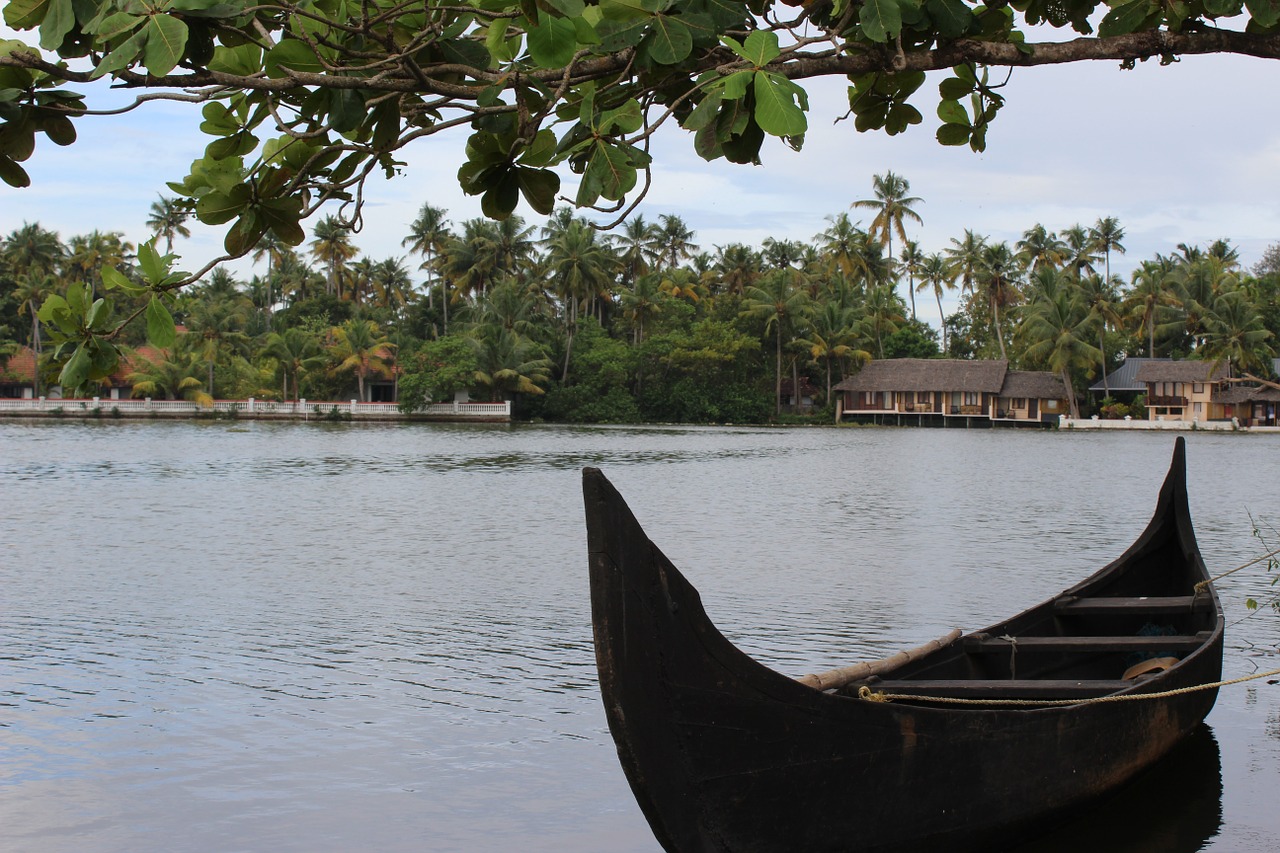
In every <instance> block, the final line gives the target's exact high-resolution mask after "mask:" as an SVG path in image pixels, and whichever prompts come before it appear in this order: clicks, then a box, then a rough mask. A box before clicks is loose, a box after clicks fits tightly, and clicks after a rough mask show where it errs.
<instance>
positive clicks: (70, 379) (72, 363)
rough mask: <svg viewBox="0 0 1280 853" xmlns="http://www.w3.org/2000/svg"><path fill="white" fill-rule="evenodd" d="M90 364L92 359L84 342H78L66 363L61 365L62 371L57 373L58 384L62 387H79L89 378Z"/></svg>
mask: <svg viewBox="0 0 1280 853" xmlns="http://www.w3.org/2000/svg"><path fill="white" fill-rule="evenodd" d="M91 365H92V360H91V358H90V356H89V351H88V349H87V348H86V347H85V345H84V344H80V345H79V346H77V347H76V351H75V352H74V353H72V354H71V358H69V359H67V363H66V364H64V365H63V366H62V372H61V373H59V374H58V384H60V385H61V386H62V387H63V388H79V387H80V386H81V385H83V384H84V383H85V380H87V379H88V378H89V368H90V366H91Z"/></svg>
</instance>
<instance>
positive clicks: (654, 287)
mask: <svg viewBox="0 0 1280 853" xmlns="http://www.w3.org/2000/svg"><path fill="white" fill-rule="evenodd" d="M661 279H662V276H660V275H658V274H657V273H649V274H648V275H642V276H640V277H639V278H638V279H636V281H635V284H633V285H632V286H631V288H630V289H629V290H624V291H622V316H623V317H625V318H626V319H627V320H629V321H631V343H632V344H633V345H635V346H639V345H640V344H641V343H643V342H644V326H645V323H646V322H647V321H648V320H650V319H651V318H653V317H654V316H656V315H658V314H661V313H662V296H663V294H662V291H661V289H660V288H659V283H660V281H661Z"/></svg>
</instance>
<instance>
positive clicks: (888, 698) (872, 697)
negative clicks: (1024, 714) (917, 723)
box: [858, 669, 1280, 708]
mask: <svg viewBox="0 0 1280 853" xmlns="http://www.w3.org/2000/svg"><path fill="white" fill-rule="evenodd" d="M1273 675H1280V669H1272V670H1268V671H1267V672H1255V673H1254V674H1253V675H1244V676H1241V677H1240V678H1230V679H1227V680H1225V681H1215V682H1213V683H1211V684H1193V685H1191V686H1190V687H1178V688H1175V689H1173V690H1162V691H1160V692H1158V693H1123V694H1111V695H1108V696H1095V697H1093V698H1092V699H961V698H959V697H956V696H920V695H918V694H914V693H881V692H876V691H873V690H872V689H871V688H870V687H869V686H867V685H865V684H864V685H863V686H862V687H860V688H858V698H859V699H863V700H866V701H868V702H892V701H894V700H907V701H911V702H937V703H940V704H943V705H986V706H988V707H989V706H992V705H1035V706H1037V707H1040V708H1046V707H1054V706H1065V705H1098V704H1102V703H1103V702H1140V701H1142V700H1144V699H1168V698H1169V697H1170V696H1181V695H1183V694H1185V693H1198V692H1199V691H1201V690H1216V689H1218V688H1219V687H1229V686H1230V685H1232V684H1243V683H1244V682H1246V681H1256V680H1257V679H1259V678H1269V677H1270V676H1273Z"/></svg>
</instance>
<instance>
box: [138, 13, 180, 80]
mask: <svg viewBox="0 0 1280 853" xmlns="http://www.w3.org/2000/svg"><path fill="white" fill-rule="evenodd" d="M143 29H144V31H145V32H146V34H147V48H146V50H145V51H144V52H143V54H142V64H143V65H144V66H146V69H147V73H148V74H151V75H152V76H154V77H163V76H165V75H166V74H168V73H169V72H170V71H172V70H173V69H174V68H175V67H177V65H178V60H180V59H182V53H183V51H185V50H186V47H187V34H188V30H187V25H186V24H185V23H183V22H182V21H179V20H178V19H177V18H175V17H173V16H171V15H152V16H151V18H150V20H148V21H147V25H146V27H144V28H143Z"/></svg>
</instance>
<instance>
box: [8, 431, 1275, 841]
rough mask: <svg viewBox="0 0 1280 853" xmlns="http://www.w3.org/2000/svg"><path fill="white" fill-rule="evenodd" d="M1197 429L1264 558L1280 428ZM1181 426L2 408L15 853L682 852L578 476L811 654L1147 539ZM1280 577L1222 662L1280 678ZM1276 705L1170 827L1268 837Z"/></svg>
mask: <svg viewBox="0 0 1280 853" xmlns="http://www.w3.org/2000/svg"><path fill="white" fill-rule="evenodd" d="M1188 441H1189V454H1188V458H1189V474H1190V483H1191V489H1190V491H1191V504H1192V512H1193V516H1194V518H1195V522H1196V527H1197V532H1198V533H1199V536H1200V540H1201V545H1202V548H1203V550H1204V553H1205V556H1206V560H1207V562H1208V563H1209V564H1210V568H1211V569H1213V570H1215V571H1220V570H1225V569H1227V568H1231V567H1234V566H1236V565H1239V564H1240V563H1242V562H1244V561H1245V560H1247V559H1249V558H1250V557H1252V556H1255V555H1257V554H1258V553H1261V550H1262V546H1261V545H1260V543H1259V541H1258V540H1257V539H1255V538H1253V537H1252V536H1251V516H1252V518H1253V519H1254V520H1257V521H1260V522H1262V523H1263V525H1264V526H1266V525H1271V526H1273V527H1280V507H1278V506H1277V500H1276V483H1277V479H1278V478H1277V474H1280V465H1277V460H1278V459H1280V440H1277V439H1276V437H1274V436H1241V435H1231V434H1225V435H1217V434H1214V435H1210V434H1192V435H1189V436H1188ZM1172 443H1173V439H1172V438H1171V437H1169V436H1165V435H1147V434H1123V435H1113V434H1105V435H1104V434H1096V433H1095V434H1083V433H1081V434H1071V433H1029V432H1007V431H988V430H972V431H970V430H918V429H916V430H913V429H902V430H897V429H838V430H837V429H729V428H724V429H716V428H679V427H670V428H657V427H655V428H626V427H615V428H607V427H602V428H563V427H537V426H501V425H489V426H448V425H425V424H403V425H381V426H360V425H342V424H338V425H329V424H270V423H237V422H211V423H195V422H192V423H169V422H156V423H151V422H147V423H139V422H123V423H106V422H104V423H60V422H58V423H50V422H44V423H33V422H17V423H0V489H2V493H3V495H4V497H5V504H6V512H5V514H4V516H3V518H2V519H0V636H2V637H4V644H3V647H2V648H0V849H12V850H41V851H46V853H59V851H77V853H96V852H97V851H126V850H128V851H136V850H142V849H154V850H159V849H164V850H169V851H198V853H206V852H207V851H219V853H221V851H237V850H246V851H259V850H271V851H308V853H312V851H348V850H353V849H369V850H374V849H376V850H382V851H408V850H433V851H455V850H456V851H477V853H487V851H494V853H497V851H510V850H522V851H547V852H548V853H550V852H551V851H556V853H578V851H582V853H586V851H619V853H628V852H629V851H635V853H642V851H643V853H653V851H656V850H657V849H658V848H657V845H656V843H655V842H654V840H653V838H652V835H651V834H650V833H649V830H648V827H647V825H646V824H645V822H644V819H643V817H642V816H641V814H640V812H639V809H638V807H637V806H636V805H635V802H634V800H633V799H632V797H631V794H630V791H629V789H628V787H627V784H626V781H625V779H624V778H623V775H622V772H621V770H620V768H619V766H618V763H617V759H616V756H615V754H614V750H613V745H612V741H611V740H610V738H609V735H608V731H607V729H606V727H605V723H604V716H603V712H602V710H601V708H600V702H599V696H598V693H597V689H596V684H595V670H594V659H593V653H592V648H591V634H590V614H589V610H588V597H587V588H586V558H585V538H584V532H583V525H582V508H581V492H580V484H579V477H580V474H579V472H580V469H581V467H582V466H584V465H594V466H599V467H601V468H603V469H604V470H605V471H606V473H607V474H608V475H609V476H610V477H611V478H612V479H613V480H614V482H615V484H616V485H617V486H618V487H619V488H620V489H621V490H622V492H623V494H624V495H626V497H627V498H628V500H629V501H630V503H631V505H632V507H633V509H634V510H635V511H636V514H637V516H638V517H639V518H640V519H641V521H642V523H644V524H645V525H646V527H647V529H648V531H649V533H650V535H651V536H652V537H653V538H654V540H655V541H656V542H658V544H659V545H660V546H661V547H662V548H663V549H664V550H665V551H666V552H667V553H668V555H669V556H670V557H671V558H672V559H673V560H674V561H675V563H676V564H677V565H678V566H680V567H681V568H682V569H683V570H684V571H685V573H686V574H687V575H688V576H689V578H690V579H691V580H692V581H693V582H694V583H695V584H696V585H697V586H698V587H699V588H700V589H701V590H702V593H703V597H704V601H705V603H706V605H707V609H708V611H709V612H710V614H711V616H712V618H713V619H715V620H716V621H717V623H718V624H719V625H720V626H721V628H722V629H724V630H725V632H726V633H727V634H728V635H729V636H730V638H731V639H733V640H734V641H735V642H737V643H738V644H739V645H741V646H742V647H743V648H744V649H746V650H747V651H749V652H750V653H752V654H754V655H756V656H758V657H759V658H760V659H762V660H763V661H764V662H765V663H767V664H769V665H770V666H773V667H775V668H778V669H780V670H782V671H785V672H790V673H794V674H802V673H804V672H809V671H813V670H816V669H825V668H829V667H831V666H836V665H841V664H845V663H849V662H851V661H854V660H859V659H864V658H866V657H879V656H882V655H884V654H887V653H891V652H893V651H896V650H898V649H899V648H902V647H906V646H912V645H917V644H919V643H922V642H925V641H927V640H929V639H932V638H934V637H935V636H939V635H941V634H944V633H945V632H946V631H948V630H949V629H950V628H952V627H962V628H965V629H968V630H972V629H976V628H979V627H981V626H983V625H985V624H988V623H992V622H995V621H998V620H1000V619H1002V618H1004V617H1005V616H1007V615H1009V614H1011V613H1012V612H1014V611H1016V610H1019V609H1022V608H1024V607H1027V606H1030V605H1031V604H1034V603H1036V602H1038V601H1040V600H1042V599H1044V598H1046V597H1047V596H1049V595H1051V594H1053V593H1055V592H1057V591H1059V590H1061V589H1063V588H1065V587H1067V586H1070V585H1071V584H1073V583H1074V582H1075V581H1076V580H1078V579H1080V578H1081V577H1083V576H1084V575H1085V574H1086V573H1088V572H1090V571H1092V570H1093V569H1095V568H1096V567H1097V566H1098V565H1100V564H1102V563H1104V562H1107V561H1109V560H1110V559H1112V558H1114V557H1115V556H1116V555H1117V554H1119V553H1120V552H1121V551H1122V550H1123V549H1124V548H1125V547H1127V546H1128V544H1129V543H1130V542H1131V541H1132V540H1133V538H1134V537H1135V536H1136V535H1137V533H1138V532H1140V530H1141V529H1142V527H1143V526H1144V525H1145V523H1146V521H1147V519H1148V518H1149V517H1150V514H1151V511H1152V509H1153V507H1154V505H1155V495H1156V490H1157V489H1158V486H1159V484H1160V481H1161V479H1162V478H1163V475H1164V472H1165V470H1166V468H1167V466H1168V461H1169V455H1170V452H1171V449H1172ZM1268 536H1269V537H1270V538H1269V541H1271V542H1272V543H1274V544H1280V542H1277V541H1276V540H1277V539H1280V536H1277V535H1275V534H1274V533H1268ZM1273 547H1274V545H1273ZM1269 581H1270V578H1268V576H1267V575H1266V573H1265V572H1263V571H1261V570H1258V571H1251V572H1243V573H1240V574H1238V575H1236V576H1233V577H1232V578H1231V579H1230V580H1227V581H1224V582H1223V583H1222V584H1221V585H1220V593H1221V594H1222V596H1223V599H1224V601H1225V602H1226V603H1227V605H1228V609H1229V613H1230V617H1229V618H1230V620H1231V621H1235V620H1243V621H1239V622H1238V623H1237V624H1232V625H1230V626H1229V628H1228V635H1227V636H1228V652H1227V660H1226V665H1225V669H1226V673H1227V674H1228V676H1238V675H1243V674H1247V673H1250V672H1255V671H1258V670H1259V669H1264V670H1265V669H1272V668H1276V667H1280V657H1278V656H1277V654H1276V648H1277V644H1278V643H1280V616H1278V615H1274V614H1260V615H1258V616H1254V617H1251V618H1244V617H1245V616H1246V611H1245V609H1244V606H1243V601H1244V599H1245V598H1246V597H1248V596H1250V595H1252V596H1255V597H1267V596H1270V595H1271V594H1273V593H1274V591H1275V590H1273V589H1272V588H1271V586H1270V585H1269ZM1272 680H1273V681H1274V680H1275V679H1272ZM1277 690H1280V686H1277V685H1274V684H1270V683H1268V682H1266V681H1259V682H1252V683H1251V684H1250V685H1248V686H1239V687H1231V688H1226V689H1224V690H1223V691H1222V694H1221V696H1220V698H1219V700H1218V705H1217V707H1216V708H1215V710H1214V712H1213V714H1212V715H1211V716H1210V718H1209V721H1208V722H1209V726H1208V728H1207V729H1206V730H1204V731H1203V732H1201V733H1198V734H1197V737H1196V738H1195V739H1193V741H1192V742H1190V743H1189V744H1188V748H1187V749H1186V750H1184V753H1185V754H1184V755H1181V756H1174V759H1175V760H1174V761H1173V762H1171V763H1170V764H1169V765H1168V766H1166V767H1164V768H1163V770H1162V772H1161V773H1159V774H1154V775H1155V780H1154V781H1152V780H1147V781H1145V782H1144V783H1143V784H1144V785H1148V786H1149V787H1146V788H1144V787H1142V786H1141V785H1140V786H1137V787H1136V788H1135V790H1134V791H1132V792H1129V795H1130V796H1134V797H1136V798H1137V801H1138V805H1143V804H1145V805H1147V806H1151V804H1152V803H1153V802H1154V803H1159V804H1161V805H1160V806H1159V807H1158V809H1159V813H1160V814H1161V818H1160V819H1159V820H1158V821H1156V822H1155V823H1154V825H1152V826H1151V828H1150V831H1149V832H1140V833H1138V834H1137V835H1138V837H1140V838H1141V839H1145V842H1144V843H1147V844H1148V845H1149V847H1148V848H1147V849H1152V850H1169V851H1188V852H1189V851H1194V850H1215V851H1228V850H1230V851H1264V850H1266V851H1270V850H1272V849H1274V838H1275V837H1276V835H1277V832H1280V816H1277V815H1276V814H1275V813H1274V809H1273V808H1272V807H1271V804H1270V801H1269V794H1268V793H1267V792H1272V791H1275V790H1277V788H1278V787H1280V760H1278V759H1280V716H1278V713H1277V709H1278V707H1280V706H1278V705H1277V695H1278V694H1277V692H1276V691H1277ZM1171 779H1180V780H1185V781H1182V782H1179V783H1178V784H1176V785H1172V786H1170V785H1168V784H1166V785H1165V787H1164V788H1161V787H1159V783H1160V782H1161V781H1162V780H1163V781H1166V782H1167V781H1168V780H1171ZM1150 786H1154V787H1150ZM1170 787H1172V788H1173V789H1174V791H1173V793H1170V790H1168V789H1169V788H1170ZM1171 797H1181V798H1182V799H1181V801H1179V802H1177V803H1175V804H1171V803H1170V798H1171ZM1133 807H1134V806H1132V805H1125V804H1124V803H1121V802H1117V803H1116V804H1114V806H1113V811H1118V814H1119V817H1118V818H1116V817H1115V815H1113V816H1112V817H1111V818H1108V817H1107V815H1106V813H1102V812H1100V813H1098V814H1097V815H1094V816H1092V817H1091V818H1090V819H1088V820H1082V821H1079V822H1077V823H1076V824H1075V825H1073V826H1072V827H1067V828H1065V829H1064V830H1063V832H1062V833H1060V835H1059V839H1058V842H1057V843H1058V844H1059V845H1060V846H1059V847H1058V848H1052V847H1046V846H1044V844H1045V842H1041V844H1040V846H1039V847H1037V848H1036V849H1038V850H1049V849H1073V845H1074V849H1079V847H1080V846H1084V845H1085V844H1087V845H1088V846H1091V847H1093V848H1095V850H1108V849H1111V850H1132V849H1142V848H1141V847H1136V846H1135V845H1136V844H1137V843H1138V842H1136V841H1134V834H1133V833H1132V832H1129V833H1128V835H1127V836H1125V837H1126V838H1127V839H1128V840H1127V841H1124V842H1123V843H1121V842H1119V841H1115V839H1116V838H1117V837H1119V835H1118V834H1117V833H1115V832H1107V833H1101V834H1100V833H1098V832H1097V831H1093V833H1092V835H1091V834H1090V831H1091V830H1090V828H1091V827H1097V826H1103V825H1126V822H1125V817H1124V815H1125V814H1126V810H1127V809H1129V808H1133ZM1108 819H1111V820H1112V821H1113V823H1112V824H1104V823H1102V822H1103V821H1105V820H1108ZM1116 820H1118V821H1119V824H1116V823H1115V821H1116ZM1143 820H1146V821H1148V822H1150V819H1149V818H1143ZM1130 823H1131V822H1130ZM1072 832H1074V833H1076V834H1075V835H1072V834H1071V833H1072ZM1081 833H1083V834H1081ZM1073 839H1074V840H1073ZM1108 839H1111V840H1110V841H1108ZM1171 839H1172V840H1171ZM1108 843H1110V844H1111V846H1110V847H1108V846H1107V844H1108ZM1063 844H1066V845H1067V846H1065V847H1064V846H1061V845H1063Z"/></svg>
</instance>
